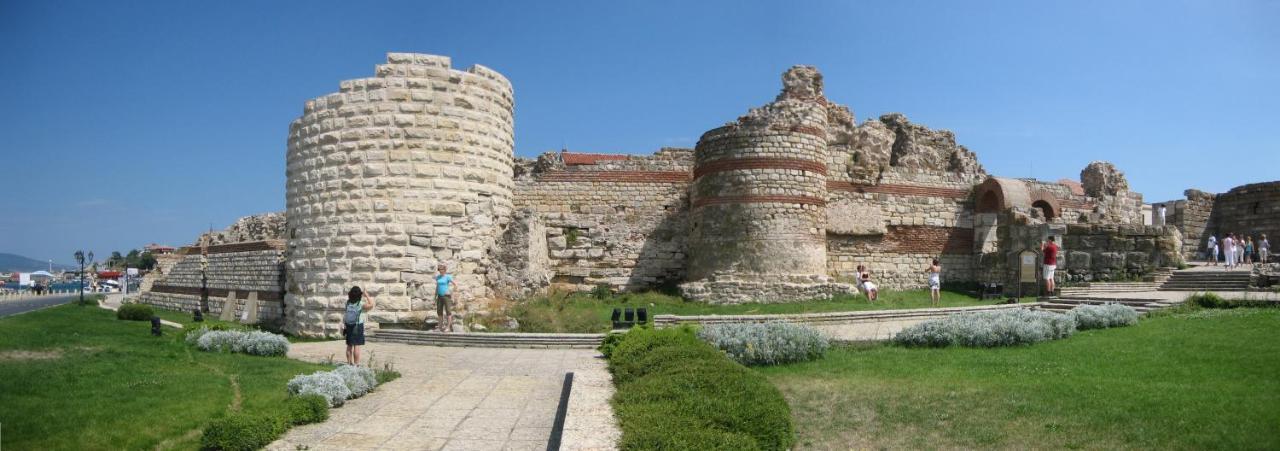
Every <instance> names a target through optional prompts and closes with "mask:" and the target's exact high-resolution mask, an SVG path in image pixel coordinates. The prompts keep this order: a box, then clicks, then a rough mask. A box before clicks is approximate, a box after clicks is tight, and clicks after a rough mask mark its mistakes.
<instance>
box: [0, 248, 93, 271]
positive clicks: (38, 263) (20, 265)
mask: <svg viewBox="0 0 1280 451" xmlns="http://www.w3.org/2000/svg"><path fill="white" fill-rule="evenodd" d="M48 269H49V262H48V261H44V260H36V259H34V258H27V257H23V256H21V255H14V254H5V253H2V252H0V272H14V271H18V272H31V271H41V270H45V271H47V270H48ZM70 269H75V268H74V267H72V266H71V265H60V264H57V263H54V264H53V270H54V271H60V270H70Z"/></svg>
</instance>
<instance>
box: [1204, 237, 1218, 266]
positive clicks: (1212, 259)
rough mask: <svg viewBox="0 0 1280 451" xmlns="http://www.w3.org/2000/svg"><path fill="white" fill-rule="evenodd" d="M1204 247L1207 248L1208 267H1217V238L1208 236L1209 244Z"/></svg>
mask: <svg viewBox="0 0 1280 451" xmlns="http://www.w3.org/2000/svg"><path fill="white" fill-rule="evenodd" d="M1205 247H1206V248H1208V250H1209V258H1207V259H1206V260H1208V261H1209V265H1211V266H1217V265H1218V237H1216V236H1213V235H1209V243H1208V244H1205Z"/></svg>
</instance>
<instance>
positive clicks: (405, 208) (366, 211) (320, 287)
mask: <svg viewBox="0 0 1280 451" xmlns="http://www.w3.org/2000/svg"><path fill="white" fill-rule="evenodd" d="M375 73H376V74H375V76H374V77H371V78H363V79H357V80H348V81H344V82H342V83H341V85H340V89H339V91H338V92H337V93H333V94H329V95H326V96H322V97H318V98H316V99H314V100H310V101H308V102H306V106H305V108H304V110H303V114H302V117H300V118H299V119H297V120H295V121H294V122H293V123H292V124H290V127H289V141H288V152H287V157H286V160H287V170H286V177H287V188H286V199H285V204H286V212H285V214H286V217H287V223H288V235H289V240H288V246H289V249H288V252H289V259H288V275H289V277H288V281H287V285H286V286H287V291H286V294H285V302H286V304H287V305H288V306H289V312H290V313H289V318H288V324H287V328H288V330H289V331H290V332H294V333H299V334H304V335H319V334H327V335H333V334H336V333H338V331H339V330H340V328H341V317H342V308H343V304H344V303H345V302H346V299H347V290H348V289H349V287H351V286H353V285H358V286H361V287H362V288H364V289H365V290H367V291H369V292H370V293H373V294H374V295H375V296H376V299H377V301H378V303H379V306H378V309H377V310H376V311H375V312H374V313H372V314H371V320H372V321H373V323H374V324H375V326H376V324H377V323H382V322H391V323H399V322H414V321H421V320H424V319H425V317H426V316H427V312H428V311H434V303H433V300H432V299H433V297H434V292H435V291H434V288H435V286H434V285H435V283H434V279H433V277H432V275H433V274H434V273H435V267H436V265H437V264H440V263H443V264H448V265H449V266H450V271H451V272H452V273H453V274H454V276H455V279H456V282H457V285H458V287H459V290H458V292H456V293H455V296H456V297H458V298H460V299H484V298H488V297H490V296H491V293H490V292H489V290H488V285H487V283H486V275H485V273H486V272H487V271H488V270H489V269H490V262H489V258H490V256H491V255H493V253H494V250H493V246H495V244H496V243H497V240H498V237H499V236H500V235H501V234H502V227H503V226H505V225H506V223H507V221H509V219H510V217H511V209H512V195H511V193H512V190H513V188H514V182H513V171H512V167H513V153H512V151H513V146H514V119H513V105H514V98H513V91H512V87H511V83H510V82H508V81H507V80H506V78H504V77H503V76H502V75H500V74H498V73H497V72H494V71H493V70H491V69H488V68H485V67H483V66H479V65H476V66H473V67H471V68H469V69H467V70H465V71H463V70H455V69H453V68H452V67H451V66H450V59H449V58H448V57H442V56H434V55H421V54H409V53H390V54H388V55H387V62H386V64H381V65H378V66H377V68H376V71H375Z"/></svg>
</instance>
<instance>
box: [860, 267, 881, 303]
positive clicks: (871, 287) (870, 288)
mask: <svg viewBox="0 0 1280 451" xmlns="http://www.w3.org/2000/svg"><path fill="white" fill-rule="evenodd" d="M862 288H863V289H865V290H867V300H868V301H870V302H875V301H876V298H877V297H879V295H880V292H879V291H878V290H876V284H874V283H872V282H871V271H867V272H864V273H862Z"/></svg>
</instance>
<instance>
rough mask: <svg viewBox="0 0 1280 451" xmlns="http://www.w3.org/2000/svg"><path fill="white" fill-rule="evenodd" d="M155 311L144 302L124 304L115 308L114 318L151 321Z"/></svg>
mask: <svg viewBox="0 0 1280 451" xmlns="http://www.w3.org/2000/svg"><path fill="white" fill-rule="evenodd" d="M155 314H156V312H155V311H154V310H152V309H151V306H150V305H146V304H124V305H121V306H120V308H119V309H117V310H116V319H123V320H128V321H151V317H152V316H155Z"/></svg>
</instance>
